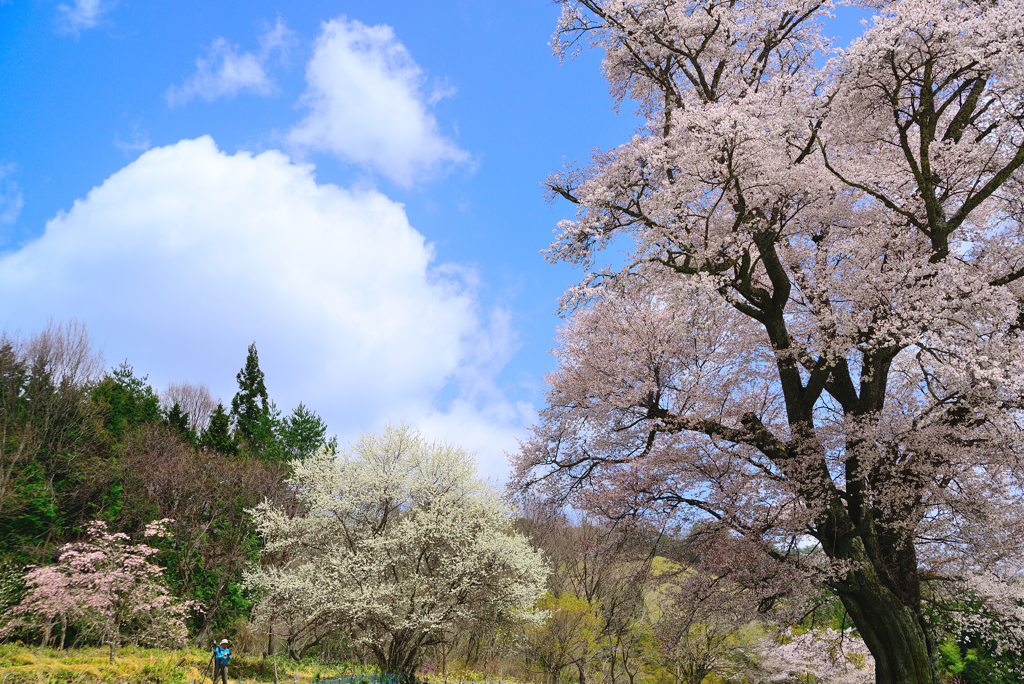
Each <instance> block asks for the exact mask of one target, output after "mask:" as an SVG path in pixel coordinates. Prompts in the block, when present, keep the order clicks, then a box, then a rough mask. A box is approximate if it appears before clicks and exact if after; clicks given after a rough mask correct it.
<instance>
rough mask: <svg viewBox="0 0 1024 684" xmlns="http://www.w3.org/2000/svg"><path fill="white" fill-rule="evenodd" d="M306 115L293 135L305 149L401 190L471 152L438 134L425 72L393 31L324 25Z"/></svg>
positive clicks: (442, 90)
mask: <svg viewBox="0 0 1024 684" xmlns="http://www.w3.org/2000/svg"><path fill="white" fill-rule="evenodd" d="M306 80H307V82H308V88H307V90H306V92H305V94H304V95H303V97H302V103H303V104H304V105H305V106H306V107H308V108H309V110H310V111H309V114H308V116H307V117H306V118H305V120H304V121H302V123H300V124H299V125H298V126H296V127H295V128H293V129H292V130H291V131H290V132H289V134H288V140H289V141H290V142H291V143H293V144H295V145H297V146H299V147H303V148H308V149H313V150H320V151H327V152H331V153H334V154H336V155H338V156H339V157H341V158H342V159H344V160H346V161H351V162H355V163H357V164H362V165H364V166H367V167H369V168H372V169H374V170H375V171H378V172H380V173H382V174H384V175H385V176H387V177H388V178H390V179H391V180H393V181H395V182H396V183H399V184H401V185H404V186H409V185H411V184H412V183H413V182H414V181H416V180H418V179H419V178H422V177H423V176H425V175H429V174H430V173H432V172H436V171H437V170H438V169H440V168H442V167H444V166H445V165H447V164H451V163H461V162H466V161H468V160H469V154H467V153H466V152H465V151H464V150H462V149H460V148H459V147H458V146H457V145H456V144H455V143H453V142H452V141H450V140H448V139H447V138H445V137H443V136H442V135H441V134H440V133H439V132H438V126H437V121H436V120H435V118H434V116H433V115H432V114H431V113H430V111H429V110H428V104H433V103H434V102H436V100H437V99H439V98H441V97H445V96H447V95H450V94H451V93H452V92H453V91H452V89H451V87H450V86H447V84H445V85H443V86H442V87H439V88H435V89H434V92H433V93H431V94H428V95H426V96H424V93H423V92H422V81H423V74H422V71H421V70H420V68H419V66H418V65H417V64H416V63H415V62H414V61H413V59H412V57H411V56H410V55H409V52H408V51H407V50H406V49H405V46H404V45H402V43H401V42H399V41H398V39H397V38H396V37H395V33H394V31H393V30H392V29H391V27H390V26H383V25H379V26H366V25H364V24H361V23H360V22H358V21H348V20H346V19H344V18H341V19H334V20H333V21H330V22H327V23H326V24H324V26H323V31H322V32H321V33H320V36H319V38H317V42H316V47H315V50H314V54H313V57H312V59H311V60H310V62H309V64H308V65H307V67H306Z"/></svg>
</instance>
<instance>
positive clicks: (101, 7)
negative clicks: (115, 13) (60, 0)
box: [57, 0, 117, 36]
mask: <svg viewBox="0 0 1024 684" xmlns="http://www.w3.org/2000/svg"><path fill="white" fill-rule="evenodd" d="M116 4H117V2H116V0H74V2H73V3H72V4H70V5H64V4H61V5H57V30H58V31H59V32H61V33H67V34H70V35H75V36H77V35H78V34H79V33H81V32H82V31H84V30H86V29H91V28H95V27H96V26H97V25H99V23H100V20H101V19H102V18H103V15H104V14H106V13H107V12H109V11H110V10H111V9H113V8H114V5H116Z"/></svg>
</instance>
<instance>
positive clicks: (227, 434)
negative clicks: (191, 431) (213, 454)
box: [199, 403, 238, 454]
mask: <svg viewBox="0 0 1024 684" xmlns="http://www.w3.org/2000/svg"><path fill="white" fill-rule="evenodd" d="M199 445H200V446H203V447H206V448H207V449H212V450H214V451H218V452H220V453H222V454H236V453H238V443H237V441H236V440H235V436H234V435H232V434H231V417H230V416H229V415H228V414H227V412H226V411H224V404H221V403H218V404H217V408H215V409H214V410H213V413H212V414H211V415H210V424H209V425H208V426H207V427H206V429H205V430H204V431H203V434H202V437H200V439H199Z"/></svg>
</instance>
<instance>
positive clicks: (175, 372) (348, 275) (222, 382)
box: [0, 137, 532, 476]
mask: <svg viewBox="0 0 1024 684" xmlns="http://www.w3.org/2000/svg"><path fill="white" fill-rule="evenodd" d="M433 259H434V253H433V249H432V246H431V245H430V244H429V243H427V242H426V240H425V239H424V237H423V235H421V234H420V233H419V232H417V231H416V230H415V229H413V228H412V227H411V226H410V225H409V222H408V218H407V217H406V214H405V212H404V210H403V208H402V206H401V205H400V204H397V203H395V202H393V201H391V200H390V199H388V198H387V197H385V196H384V195H382V194H380V193H379V192H376V191H373V190H348V189H343V188H339V187H337V186H334V185H329V184H318V183H317V182H316V180H315V177H314V170H313V167H311V166H309V165H301V164H295V163H293V162H292V161H291V160H290V159H289V158H288V157H287V156H286V155H284V154H282V153H280V152H277V151H269V152H264V153H262V154H259V155H252V154H249V153H245V152H240V153H238V154H234V155H228V154H225V153H223V152H220V151H218V149H217V148H216V145H215V144H214V142H213V140H212V139H210V138H209V137H204V138H200V139H198V140H185V141H182V142H180V143H177V144H176V145H171V146H168V147H162V148H156V149H152V150H150V151H148V152H146V153H144V154H143V155H142V156H141V157H139V158H138V159H137V160H136V161H134V162H132V163H131V164H129V165H128V166H126V167H125V168H124V169H122V170H121V171H118V172H117V173H115V174H114V175H113V176H111V177H110V178H108V179H107V180H106V181H105V182H104V183H103V184H102V185H101V186H99V187H96V188H94V189H93V190H92V191H91V192H90V193H89V194H88V195H87V196H86V197H85V198H84V199H81V200H78V201H76V202H75V204H74V206H73V207H72V208H71V210H70V211H68V212H66V213H61V214H59V215H58V216H57V217H55V218H53V219H52V220H50V221H49V222H48V223H47V225H46V230H45V233H44V234H43V235H42V236H41V237H40V238H39V239H37V240H35V241H34V242H31V243H29V244H28V245H26V246H24V247H23V248H21V249H20V250H18V251H16V252H13V253H9V254H6V255H3V256H0V291H2V292H3V293H4V297H3V298H2V299H0V327H6V328H7V329H8V330H14V329H20V330H23V331H28V330H31V329H33V328H38V327H40V326H41V325H43V324H44V323H45V322H46V320H47V318H49V317H50V316H53V317H55V318H56V319H58V320H61V319H63V320H67V319H70V318H72V317H77V318H78V319H80V320H84V321H87V322H88V324H89V327H90V330H91V332H92V334H93V336H94V338H96V339H99V340H102V341H103V342H104V344H105V356H106V358H107V359H108V360H109V361H110V362H111V363H112V364H116V363H119V362H120V361H121V360H122V359H124V358H128V359H129V360H130V362H131V363H132V364H133V365H134V366H135V368H136V369H138V370H139V371H140V372H142V373H149V375H150V381H151V382H153V383H154V384H156V385H157V387H158V388H159V387H162V386H164V385H165V384H166V383H167V382H168V381H172V380H180V379H183V378H191V379H193V380H200V381H204V382H208V383H209V384H210V385H211V387H212V388H213V390H214V391H215V393H219V394H220V395H221V397H222V398H223V399H225V400H230V397H231V395H232V394H233V392H234V391H235V386H234V385H235V383H234V375H235V373H236V372H237V371H238V369H239V368H240V367H241V365H242V363H243V362H244V356H245V348H246V346H247V345H248V344H249V343H250V342H252V341H253V340H255V341H256V343H257V346H258V348H259V352H260V361H261V366H262V367H263V369H264V371H265V372H266V373H267V385H268V388H269V389H270V392H271V395H272V397H273V398H275V399H276V400H277V401H278V403H279V405H280V406H281V408H284V409H286V410H287V409H290V408H292V407H294V406H295V405H296V404H297V403H298V402H299V401H300V400H301V401H304V402H306V404H307V405H308V406H311V407H312V408H314V409H315V410H317V411H318V412H320V413H321V414H322V415H323V416H324V417H325V419H326V420H327V421H328V423H329V425H330V426H331V429H332V431H334V432H337V433H338V434H339V436H340V437H341V439H342V441H343V442H345V441H347V440H350V439H354V438H355V436H356V435H357V432H358V430H360V429H362V430H375V429H378V428H379V427H381V426H382V425H383V424H384V423H385V422H387V421H389V420H390V421H406V422H409V423H412V424H413V425H418V426H421V427H422V428H423V429H424V432H426V433H427V434H428V435H430V436H431V437H445V438H447V439H449V440H451V441H453V442H456V443H462V444H463V445H464V446H466V447H467V448H471V449H476V450H478V451H479V453H480V461H481V464H482V469H483V471H484V472H485V473H486V474H489V475H492V476H494V475H498V476H501V475H504V474H505V471H506V467H505V465H504V457H503V455H502V452H503V451H504V450H505V449H511V448H514V442H513V437H514V436H515V435H516V434H519V432H520V431H521V428H522V426H523V425H525V424H527V422H528V419H529V417H530V416H531V415H532V409H531V408H530V407H529V406H528V405H522V404H514V403H512V402H509V401H507V400H506V399H505V398H504V397H503V396H502V394H501V392H499V391H498V390H497V389H496V388H495V387H494V384H493V377H494V374H495V373H496V372H497V371H498V370H500V368H501V366H502V365H503V364H504V362H505V360H507V358H508V356H509V355H510V354H511V353H512V351H513V349H514V344H513V335H512V333H511V331H510V328H509V325H508V320H507V316H506V315H504V314H502V313H501V312H500V311H498V312H493V314H492V315H491V316H490V320H489V321H487V320H483V318H484V317H483V316H482V315H481V314H480V312H479V305H478V302H477V301H476V298H475V296H474V294H473V289H472V283H471V278H470V277H468V276H466V275H465V274H460V273H459V272H458V269H452V268H439V267H434V266H433V264H432V261H433ZM443 396H447V397H454V399H453V400H450V401H446V402H445V403H443V404H442V403H440V402H441V399H440V397H443Z"/></svg>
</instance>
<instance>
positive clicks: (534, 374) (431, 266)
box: [0, 0, 860, 478]
mask: <svg viewBox="0 0 1024 684" xmlns="http://www.w3.org/2000/svg"><path fill="white" fill-rule="evenodd" d="M558 11H559V10H558V8H557V7H556V6H554V5H552V4H549V3H548V2H546V0H536V1H534V0H517V1H516V2H507V1H502V0H434V1H433V2H422V1H420V2H412V1H405V0H377V1H376V2H363V1H350V2H318V1H310V2H290V3H280V2H269V1H267V0H248V1H247V2H233V1H224V2H217V3H209V2H203V3H199V2H188V1H185V0H179V1H178V2H174V3H171V2H163V1H160V0H151V1H149V2H138V1H137V0H136V1H131V0H119V1H116V0H62V1H61V2H53V1H48V0H6V1H4V0H0V131H2V133H0V327H2V328H3V329H5V330H7V331H8V333H9V334H19V333H20V334H27V333H30V332H32V331H33V330H38V329H39V328H40V327H42V326H43V325H44V324H45V323H46V321H47V319H48V318H51V317H53V318H55V319H57V320H67V319H70V318H77V319H79V320H81V321H84V322H85V323H86V324H87V325H88V326H89V329H90V332H91V334H92V336H93V337H94V339H95V340H96V342H97V343H98V345H99V346H101V347H102V349H103V351H104V356H105V358H106V360H107V363H108V365H116V364H118V363H120V362H121V361H122V360H124V359H127V360H128V361H129V362H130V363H131V364H132V365H133V366H134V367H135V368H136V370H137V371H138V372H140V373H143V374H148V375H149V379H150V381H151V382H152V383H153V384H154V385H155V386H156V387H157V388H158V389H160V388H162V387H164V386H166V385H167V383H168V382H172V381H181V380H184V379H188V380H191V381H193V382H205V383H208V384H209V385H210V388H211V390H212V391H213V392H214V394H215V395H218V396H220V397H221V398H222V399H224V400H225V402H227V401H228V400H229V399H230V397H231V395H232V394H233V392H234V389H235V382H234V376H235V373H236V372H237V371H238V369H239V368H240V367H241V365H242V363H243V361H244V356H245V348H246V346H247V345H248V344H249V342H251V341H253V340H255V341H256V343H257V346H258V347H259V350H260V356H261V365H262V366H263V368H264V370H265V372H266V373H267V385H268V387H269V389H270V392H271V395H272V398H274V399H276V401H277V403H278V405H279V407H280V408H283V409H285V410H289V409H291V408H292V407H294V406H295V405H296V404H297V403H298V402H299V401H305V402H306V403H307V405H309V406H311V407H312V408H314V409H315V410H317V411H318V412H319V413H320V414H321V415H323V416H324V417H325V418H326V419H327V421H328V423H329V425H330V427H331V430H332V432H336V433H338V434H339V436H340V437H341V439H342V441H347V440H349V439H352V438H353V437H354V436H355V435H356V434H357V433H358V431H359V430H374V429H378V428H379V427H380V426H381V425H383V424H384V423H385V422H387V421H406V422H409V423H411V424H413V425H415V426H418V427H420V428H421V429H422V430H423V431H424V432H425V433H427V434H428V435H430V436H432V437H437V438H446V439H449V440H451V441H454V442H457V443H461V444H463V445H465V446H466V447H467V448H469V449H472V450H474V451H476V452H477V454H478V459H479V461H480V464H481V469H482V470H483V472H484V473H485V474H487V475H491V476H494V477H498V478H503V477H504V476H505V474H506V471H507V466H506V465H505V462H504V457H503V452H504V451H506V450H509V449H514V448H515V437H516V436H520V435H522V434H523V433H524V430H525V428H526V427H527V426H528V425H529V424H530V422H531V421H532V420H533V417H534V411H535V409H536V407H539V406H541V405H542V403H543V392H544V386H543V375H544V373H546V372H547V371H549V370H550V369H551V368H552V366H553V360H552V358H551V356H550V355H549V353H548V352H549V349H550V348H551V347H552V346H553V344H554V334H555V330H556V327H557V326H558V324H559V319H558V317H557V315H556V309H557V299H558V297H559V295H560V294H561V293H562V292H563V291H564V290H565V288H566V286H567V285H569V284H570V283H571V282H573V281H574V280H576V279H577V278H578V277H579V274H578V273H574V272H573V271H572V270H571V269H569V268H568V267H565V266H552V265H550V264H547V263H545V262H544V261H543V259H542V257H541V255H540V253H539V251H540V250H541V249H543V248H544V247H546V246H547V244H548V242H549V241H550V239H551V236H552V230H553V229H554V227H555V224H556V223H557V221H558V220H559V219H560V218H563V217H564V216H566V215H567V214H568V213H569V211H570V210H569V209H568V208H567V207H566V206H565V205H564V204H555V205H550V204H545V203H544V202H543V192H542V189H541V187H540V186H539V183H540V182H541V181H543V180H544V178H545V176H546V175H547V174H548V173H549V172H551V171H552V170H555V169H557V168H558V167H559V166H561V164H562V160H563V158H565V159H568V160H573V159H585V158H586V157H587V155H588V154H589V151H590V150H591V149H592V148H594V147H601V148H607V147H611V146H614V145H616V144H618V143H620V142H622V141H624V140H625V139H626V138H627V137H628V136H629V135H630V133H631V132H632V130H633V128H634V127H635V125H636V120H635V119H634V117H633V116H632V115H631V114H630V113H629V112H628V111H625V110H624V111H623V112H622V113H620V114H616V113H615V112H613V111H612V110H611V107H610V104H611V103H610V100H609V99H608V95H607V87H606V84H605V83H604V82H603V80H602V79H601V77H600V73H599V64H600V54H599V53H595V52H588V53H584V54H582V55H581V56H580V57H579V58H577V59H576V60H575V61H574V62H571V63H570V62H567V63H565V64H562V65H559V63H558V60H557V59H556V58H554V57H552V56H551V51H550V48H549V47H548V44H547V43H548V40H549V38H550V35H551V31H552V29H553V27H554V25H555V20H556V17H557V15H558ZM855 19H856V18H855V14H854V13H853V12H850V11H845V12H843V13H841V14H840V16H839V18H838V19H837V20H836V21H835V22H833V23H832V24H831V25H830V31H831V32H832V33H834V34H836V35H839V36H843V37H844V39H848V38H849V37H852V36H853V35H855V34H856V33H859V31H860V27H859V25H858V24H857V22H856V20H855Z"/></svg>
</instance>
